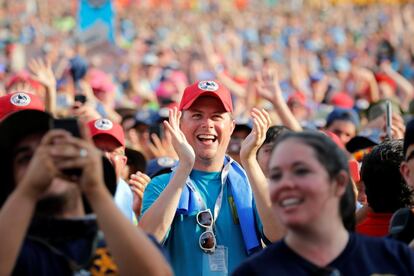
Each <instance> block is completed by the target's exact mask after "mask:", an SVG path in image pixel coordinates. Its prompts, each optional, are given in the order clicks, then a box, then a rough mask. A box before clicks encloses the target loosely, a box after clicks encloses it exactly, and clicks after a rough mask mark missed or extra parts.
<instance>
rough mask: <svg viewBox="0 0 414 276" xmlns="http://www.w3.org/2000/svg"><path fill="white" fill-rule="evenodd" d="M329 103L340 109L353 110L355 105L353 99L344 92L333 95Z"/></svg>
mask: <svg viewBox="0 0 414 276" xmlns="http://www.w3.org/2000/svg"><path fill="white" fill-rule="evenodd" d="M330 103H331V104H332V105H335V106H337V107H341V108H353V107H354V105H355V102H354V99H353V98H352V97H351V96H350V95H349V94H348V93H346V92H338V93H335V94H334V95H333V96H332V97H331V100H330Z"/></svg>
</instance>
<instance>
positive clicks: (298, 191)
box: [269, 138, 343, 229]
mask: <svg viewBox="0 0 414 276" xmlns="http://www.w3.org/2000/svg"><path fill="white" fill-rule="evenodd" d="M269 183H270V197H271V200H272V205H273V210H274V211H275V212H276V213H277V215H278V217H279V218H280V220H281V222H282V224H283V225H285V226H286V227H287V228H288V229H289V228H290V229H292V228H298V229H300V228H303V227H305V228H306V227H307V226H310V225H312V224H315V223H318V224H320V225H321V223H322V222H323V220H321V219H322V218H323V219H325V218H326V219H327V220H325V221H328V223H329V221H330V220H332V216H336V217H339V210H338V208H339V197H340V195H338V188H337V187H338V185H337V181H335V180H331V179H330V177H329V174H328V172H327V171H326V169H325V167H324V166H323V165H322V164H321V163H320V162H319V161H318V160H317V158H316V153H315V151H314V149H313V148H311V147H310V146H308V145H306V144H304V143H303V142H301V141H300V140H298V139H295V138H293V139H287V140H285V141H283V142H281V143H280V144H279V145H277V147H276V148H275V150H274V151H273V153H272V156H271V158H270V162H269ZM342 193H343V192H342ZM322 225H323V224H322Z"/></svg>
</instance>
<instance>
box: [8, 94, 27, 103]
mask: <svg viewBox="0 0 414 276" xmlns="http://www.w3.org/2000/svg"><path fill="white" fill-rule="evenodd" d="M31 101H32V99H31V98H30V96H29V95H27V94H26V93H16V94H14V95H13V96H12V97H11V98H10V102H11V103H12V104H13V105H16V106H27V105H29V104H30V102H31Z"/></svg>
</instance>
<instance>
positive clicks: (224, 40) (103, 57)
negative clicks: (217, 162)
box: [0, 0, 414, 160]
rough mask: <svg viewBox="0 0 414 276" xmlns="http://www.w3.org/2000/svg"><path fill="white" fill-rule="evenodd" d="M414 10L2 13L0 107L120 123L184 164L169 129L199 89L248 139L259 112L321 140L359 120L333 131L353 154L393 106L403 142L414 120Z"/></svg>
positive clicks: (275, 2) (212, 6) (106, 4)
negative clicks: (229, 103) (337, 123)
mask: <svg viewBox="0 0 414 276" xmlns="http://www.w3.org/2000/svg"><path fill="white" fill-rule="evenodd" d="M410 2H411V1H398V0H384V1H379V0H378V1H374V0H354V1H351V0H348V1H346V0H330V1H328V0H326V1H322V0H309V1H306V0H295V1H283V0H262V1H253V0H250V1H249V0H222V1H218V0H208V1H207V0H205V1H200V0H116V1H115V0H114V1H109V0H79V1H75V0H72V1H52V0H42V1H40V0H16V1H5V0H2V1H0V6H1V9H0V93H3V94H6V93H10V92H13V91H17V90H30V91H32V92H33V93H37V94H39V95H40V96H41V97H43V98H44V99H45V101H46V103H49V105H48V106H49V111H51V112H52V113H54V114H55V115H56V116H61V117H62V116H68V115H77V116H81V117H84V118H86V119H85V120H91V119H95V118H98V117H107V118H109V119H111V120H113V121H114V122H118V123H121V124H122V126H123V127H124V130H125V133H126V138H127V146H128V147H129V148H131V149H135V150H138V151H140V152H142V153H143V155H144V157H145V158H146V160H150V159H153V158H156V157H160V156H171V157H176V156H175V154H174V152H173V151H172V147H171V146H170V144H169V141H168V137H165V136H164V134H163V133H164V131H163V129H162V127H160V125H159V123H160V122H161V121H162V120H163V118H166V117H167V116H168V108H169V107H172V106H174V105H176V102H177V101H179V100H180V98H181V93H182V92H183V90H184V88H185V87H186V86H187V85H188V84H190V83H193V82H194V81H196V80H208V79H217V80H219V81H220V82H222V83H223V84H224V85H225V86H226V87H228V88H229V89H230V91H231V92H232V95H233V101H234V106H235V113H234V114H235V119H236V123H237V124H238V125H243V126H247V128H248V129H250V127H251V125H250V126H249V124H250V122H249V121H248V119H246V118H248V114H249V111H250V110H251V108H252V107H253V106H256V107H262V108H265V109H266V110H268V111H269V112H270V113H271V116H272V119H273V122H274V123H275V124H285V125H286V123H285V120H284V118H283V114H282V115H281V114H280V110H281V109H282V110H283V107H280V106H278V105H287V107H288V108H289V110H290V112H291V113H292V115H293V116H294V118H295V120H297V122H298V123H299V124H300V125H301V127H304V128H312V129H317V128H323V127H326V126H328V125H329V124H331V123H332V119H335V118H337V117H341V116H343V115H342V113H341V112H339V111H335V112H336V113H335V112H334V114H333V115H332V114H331V113H332V111H334V109H338V108H341V109H346V110H352V116H353V115H354V114H355V115H356V116H355V117H352V116H351V117H352V118H353V120H350V121H351V122H352V123H353V124H354V129H352V130H349V131H348V133H344V132H346V131H345V130H343V129H342V130H337V129H333V130H332V131H333V132H334V133H335V134H336V135H337V136H338V137H339V138H340V139H341V142H342V143H343V144H346V143H347V142H348V141H349V140H350V139H351V138H352V137H354V136H356V135H357V133H358V131H361V132H362V130H364V129H370V131H369V132H370V135H371V136H372V131H371V130H372V129H376V128H377V129H381V128H382V127H383V124H384V120H382V117H381V116H380V115H381V114H382V113H383V112H381V110H383V109H384V108H383V106H382V105H381V103H382V101H383V100H384V99H390V100H391V101H392V102H393V104H394V105H393V106H394V109H393V110H394V113H396V115H395V116H397V117H396V118H395V120H394V122H395V124H396V126H397V127H395V129H394V132H395V133H394V134H395V135H394V137H396V138H398V137H402V135H403V133H404V129H403V127H401V129H398V125H399V124H400V125H402V126H403V125H404V120H406V119H407V118H410V116H411V115H412V114H414V102H413V101H412V99H413V93H414V88H413V83H414V39H413V37H414V4H413V3H410ZM272 72H273V73H272ZM278 86H280V90H278V89H275V88H276V87H278ZM274 91H278V92H277V93H279V94H280V95H278V96H282V97H283V99H284V101H283V103H280V101H279V102H278V101H275V100H274V97H275V93H274ZM277 93H276V94H277ZM378 106H379V107H378ZM338 112H339V113H338ZM328 114H330V115H331V117H330V118H328ZM332 116H333V117H332ZM378 117H381V118H380V119H378ZM375 119H376V120H375ZM381 120H382V121H381ZM288 127H291V128H295V127H292V125H288ZM398 132H399V133H398ZM343 134H344V135H345V136H346V137H345V136H344V137H341V136H343ZM246 135H247V134H246ZM370 139H371V140H372V138H370ZM237 148H238V147H237V145H236V146H234V149H235V150H236V151H237ZM353 151H354V152H355V151H356V149H353Z"/></svg>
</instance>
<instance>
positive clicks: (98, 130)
mask: <svg viewBox="0 0 414 276" xmlns="http://www.w3.org/2000/svg"><path fill="white" fill-rule="evenodd" d="M88 127H89V131H90V133H91V136H92V138H96V137H97V136H99V135H109V136H111V137H113V138H115V140H117V141H118V142H119V143H120V144H121V145H122V146H123V147H125V135H124V130H123V129H122V126H121V125H120V124H117V123H113V122H112V121H111V120H108V119H105V118H102V119H97V120H93V121H90V122H89V123H88Z"/></svg>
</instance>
